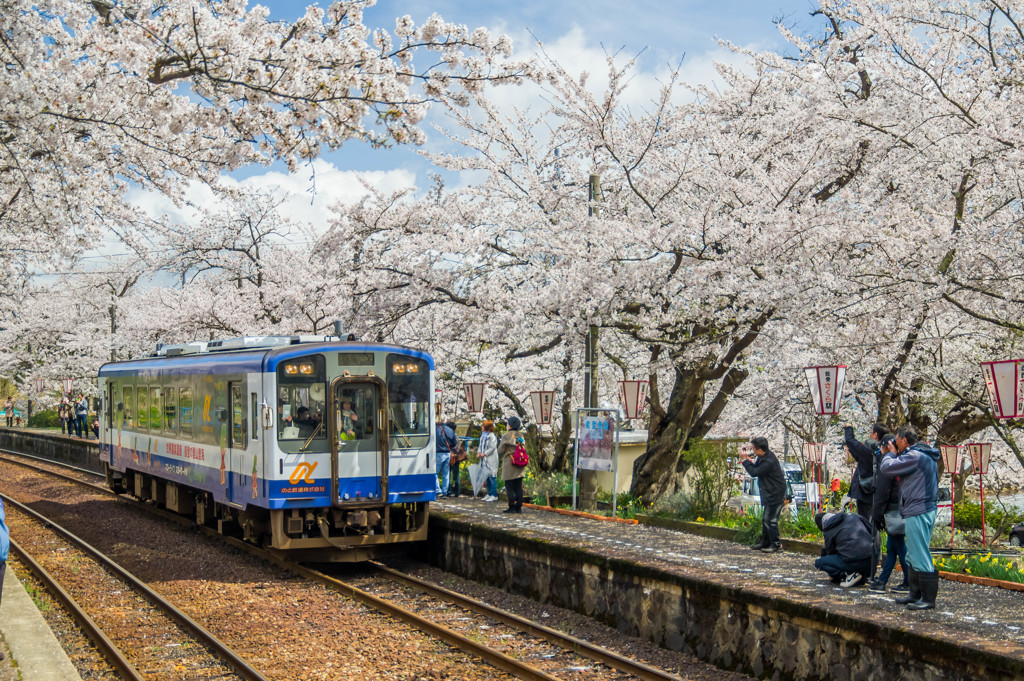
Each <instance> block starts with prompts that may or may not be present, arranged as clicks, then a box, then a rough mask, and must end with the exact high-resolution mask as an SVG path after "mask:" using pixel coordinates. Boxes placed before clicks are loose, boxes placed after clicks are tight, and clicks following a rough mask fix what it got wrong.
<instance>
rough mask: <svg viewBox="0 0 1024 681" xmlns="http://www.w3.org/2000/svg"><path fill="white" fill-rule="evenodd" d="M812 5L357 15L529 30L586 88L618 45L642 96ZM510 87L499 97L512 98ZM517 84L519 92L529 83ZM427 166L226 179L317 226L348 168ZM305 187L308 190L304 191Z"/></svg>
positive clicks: (697, 77) (266, 171)
mask: <svg viewBox="0 0 1024 681" xmlns="http://www.w3.org/2000/svg"><path fill="white" fill-rule="evenodd" d="M252 4H255V3H252ZM261 4H264V5H265V6H267V7H269V9H270V11H271V17H272V18H274V19H281V20H290V19H294V18H296V17H297V16H299V15H301V14H302V13H303V12H304V11H305V7H306V3H304V2H294V1H290V0H270V1H266V0H265V1H264V2H262V3H261ZM816 6H817V2H816V1H815V0H720V1H719V2H707V1H704V0H676V2H675V3H671V2H664V0H662V1H659V2H653V1H651V0H642V1H638V2H629V1H628V0H626V1H625V2H622V1H621V0H620V1H616V2H612V1H611V0H587V1H586V2H584V1H583V0H516V1H515V2H487V0H431V1H430V2H425V1H416V2H414V1H412V0H380V1H379V2H378V4H377V5H376V6H375V7H373V8H371V9H370V10H369V11H367V12H366V14H365V17H364V20H365V22H366V24H367V25H368V26H370V27H371V28H384V29H386V30H389V31H391V30H393V28H394V25H395V19H396V17H399V16H402V15H405V14H409V15H411V16H412V17H413V19H414V20H415V21H416V22H417V23H421V22H422V21H423V20H424V19H425V18H426V17H428V16H429V15H430V14H432V13H434V12H436V13H438V14H440V15H441V16H442V17H443V18H444V19H445V20H447V21H451V22H455V23H460V24H466V25H468V26H469V27H470V28H471V29H473V28H477V27H479V26H483V27H486V28H488V29H490V30H492V31H494V32H495V33H505V34H508V35H509V36H510V37H511V38H512V39H513V41H514V44H515V46H516V51H517V52H518V53H520V54H522V53H524V52H525V53H530V52H532V51H534V50H535V45H534V37H535V38H536V40H540V41H541V42H542V43H543V44H544V48H545V51H546V52H547V53H548V54H549V55H551V56H553V57H554V58H555V59H557V60H558V61H559V63H561V64H563V65H564V66H566V68H567V69H568V70H569V71H570V72H572V73H578V72H579V71H582V70H587V71H590V72H591V73H592V75H593V76H595V77H594V78H593V79H592V81H591V82H592V83H596V85H595V87H599V83H600V82H601V80H602V79H601V78H598V77H597V76H599V75H603V73H604V70H605V66H604V63H603V57H604V55H605V54H606V53H616V52H619V51H620V50H621V54H622V55H623V56H626V57H632V56H634V55H636V54H638V53H641V52H642V53H643V54H642V55H641V57H640V58H639V60H638V71H639V73H638V74H637V77H636V78H635V80H636V81H637V83H639V85H638V86H637V90H638V93H637V98H638V101H640V102H641V103H642V102H646V101H648V97H649V95H648V94H647V93H650V96H653V94H654V91H655V86H656V85H657V78H658V75H659V74H663V73H664V72H665V71H666V70H667V69H668V67H670V66H675V65H676V64H678V63H679V61H680V59H683V78H684V79H685V80H687V81H690V82H693V81H701V82H706V81H707V80H709V79H711V78H712V77H713V62H714V61H716V60H730V59H734V55H732V54H731V53H729V52H727V51H726V50H724V49H722V48H721V47H720V46H719V45H718V44H717V42H716V40H718V39H723V40H728V41H731V42H734V43H736V44H739V45H742V46H745V47H750V48H754V49H777V50H784V49H786V45H785V42H784V41H783V40H782V38H781V36H780V35H779V32H778V30H777V28H776V25H775V22H776V21H778V20H781V21H783V23H785V25H787V26H789V27H791V28H795V29H796V32H797V33H800V34H806V33H809V32H811V33H813V32H820V31H821V20H820V19H812V18H811V17H810V12H811V11H812V10H813V9H814V8H815V7H816ZM531 36H534V37H531ZM512 90H514V89H510V93H509V94H508V95H507V96H508V97H510V98H515V97H519V96H521V95H520V94H516V93H512V92H511V91H512ZM523 91H524V89H520V90H519V92H523ZM525 91H526V92H527V93H528V92H529V89H525ZM502 96H504V95H502ZM515 103H516V105H521V104H522V102H521V101H516V102H515ZM424 130H426V132H427V134H428V143H427V145H426V147H425V148H426V149H428V150H430V149H438V148H439V145H442V144H443V143H444V140H443V138H442V137H441V136H440V135H439V134H438V133H437V132H436V131H434V130H433V129H432V126H431V118H430V117H429V116H428V119H427V121H425V125H424ZM430 172H434V170H433V169H432V168H431V167H430V165H429V164H428V162H427V161H426V160H425V159H423V157H422V156H421V155H419V154H418V153H417V148H416V147H408V146H399V147H396V148H393V149H386V150H381V149H371V148H370V147H369V146H367V145H363V144H359V143H355V142H350V143H347V144H346V145H345V146H344V147H343V148H342V149H341V150H339V151H335V152H331V153H329V154H326V155H325V156H324V157H322V158H321V159H318V160H316V161H314V162H313V163H312V164H310V166H308V167H306V168H303V169H300V170H299V171H298V172H297V173H295V174H292V175H289V174H288V173H287V171H286V170H285V168H284V166H283V164H275V165H274V166H271V167H269V168H265V167H256V168H246V169H242V170H240V171H237V172H235V173H232V174H231V176H230V177H229V178H228V179H227V181H228V182H229V183H230V182H241V183H245V184H248V185H256V186H260V187H273V188H275V189H276V190H279V191H281V192H282V193H285V194H287V195H289V196H292V197H293V198H292V199H290V200H289V201H288V204H289V205H288V206H287V211H286V214H288V215H291V216H292V217H293V218H296V219H299V220H304V221H307V222H309V223H311V224H313V225H314V226H315V227H317V228H318V229H320V228H324V227H326V224H327V221H328V219H329V211H328V206H329V205H330V204H332V203H333V202H335V201H337V200H340V201H344V202H351V201H354V200H357V199H358V198H359V196H361V195H362V194H363V193H364V191H365V190H364V189H363V188H362V186H361V185H360V183H359V182H358V181H357V179H356V177H355V174H356V173H358V174H359V176H360V177H361V178H363V179H364V180H365V181H367V182H369V183H370V184H372V185H374V186H376V187H378V188H380V189H382V190H384V191H390V190H394V189H398V188H400V187H407V186H416V187H418V188H423V187H425V186H426V185H427V183H428V181H429V180H428V175H429V173H430ZM314 186H315V192H313V191H311V189H312V188H314ZM205 194H206V190H204V189H203V188H201V187H198V188H196V190H195V192H194V193H192V196H191V198H192V199H193V200H195V201H197V202H199V203H208V201H210V200H212V197H210V196H207V195H205ZM137 201H138V202H139V203H142V204H146V205H147V207H148V208H149V209H150V210H151V212H153V213H156V214H159V213H164V212H166V213H168V214H170V215H171V216H172V218H173V219H179V220H183V221H190V220H191V219H192V216H190V214H189V213H188V211H182V210H180V209H179V207H176V206H173V205H171V203H170V201H169V200H167V199H166V198H165V197H160V196H157V195H153V194H147V195H145V196H138V197H137Z"/></svg>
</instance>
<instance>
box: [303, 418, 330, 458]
mask: <svg viewBox="0 0 1024 681" xmlns="http://www.w3.org/2000/svg"><path fill="white" fill-rule="evenodd" d="M323 427H324V422H323V421H321V422H320V423H318V424H316V428H314V429H313V433H312V434H311V435H310V436H309V437H307V438H306V441H305V442H303V443H302V447H300V448H299V452H300V453H301V452H304V451H306V450H307V449H309V443H310V442H312V441H313V438H315V437H316V436H317V433H319V432H320V431H321V429H323Z"/></svg>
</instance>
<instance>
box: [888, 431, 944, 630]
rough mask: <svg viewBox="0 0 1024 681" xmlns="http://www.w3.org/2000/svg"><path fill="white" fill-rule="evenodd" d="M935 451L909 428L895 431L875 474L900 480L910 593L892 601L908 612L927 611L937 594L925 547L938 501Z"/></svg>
mask: <svg viewBox="0 0 1024 681" xmlns="http://www.w3.org/2000/svg"><path fill="white" fill-rule="evenodd" d="M938 461H939V450H937V449H935V447H931V446H929V445H928V444H926V443H924V442H919V441H918V435H917V431H916V430H914V428H913V426H903V427H902V428H900V429H899V430H897V431H896V440H895V442H891V443H889V445H888V447H887V450H886V451H885V452H883V453H882V463H881V464H880V466H879V472H880V473H881V474H882V475H887V476H889V477H893V476H898V477H899V479H900V515H901V516H902V517H903V522H904V523H905V528H906V537H907V562H909V563H910V565H909V569H910V574H909V575H908V581H909V582H910V594H909V595H908V596H906V597H904V598H897V599H896V602H897V603H899V604H901V605H906V606H907V609H909V610H931V609H932V608H934V607H935V598H936V596H937V595H938V593H939V573H938V572H937V571H936V570H935V564H934V563H933V562H932V554H931V550H930V549H929V545H930V544H931V541H932V530H933V529H935V515H936V513H937V512H938V500H939V464H938Z"/></svg>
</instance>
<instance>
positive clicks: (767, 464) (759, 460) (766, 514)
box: [740, 437, 786, 553]
mask: <svg viewBox="0 0 1024 681" xmlns="http://www.w3.org/2000/svg"><path fill="white" fill-rule="evenodd" d="M750 444H751V445H753V448H754V457H753V460H751V455H750V452H749V451H747V450H746V449H745V448H744V449H741V450H740V457H741V458H742V463H743V467H744V468H745V469H747V473H748V474H749V475H750V477H752V478H757V479H758V480H759V481H760V483H759V485H758V487H759V488H760V489H759V491H760V494H761V510H762V516H761V541H759V542H758V543H757V544H755V545H754V546H752V547H751V548H752V549H760V550H761V551H767V552H771V553H774V552H775V551H781V550H782V540H781V539H779V516H780V515H781V514H782V506H783V504H785V502H786V474H785V473H783V472H782V465H781V464H780V463H779V460H778V459H777V458H776V457H775V455H774V454H773V453H772V452H771V450H770V449H768V440H766V439H765V438H763V437H755V438H754V439H752V440H751V441H750Z"/></svg>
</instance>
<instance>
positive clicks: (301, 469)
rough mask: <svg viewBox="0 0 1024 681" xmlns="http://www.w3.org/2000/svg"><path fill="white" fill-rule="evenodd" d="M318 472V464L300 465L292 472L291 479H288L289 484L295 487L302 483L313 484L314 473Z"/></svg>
mask: <svg viewBox="0 0 1024 681" xmlns="http://www.w3.org/2000/svg"><path fill="white" fill-rule="evenodd" d="M315 470H316V462H313V463H300V464H299V465H298V466H296V467H295V470H294V471H292V474H291V477H289V478H288V482H290V483H292V484H293V485H297V484H299V483H300V482H304V483H306V484H307V485H312V484H313V471H315Z"/></svg>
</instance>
